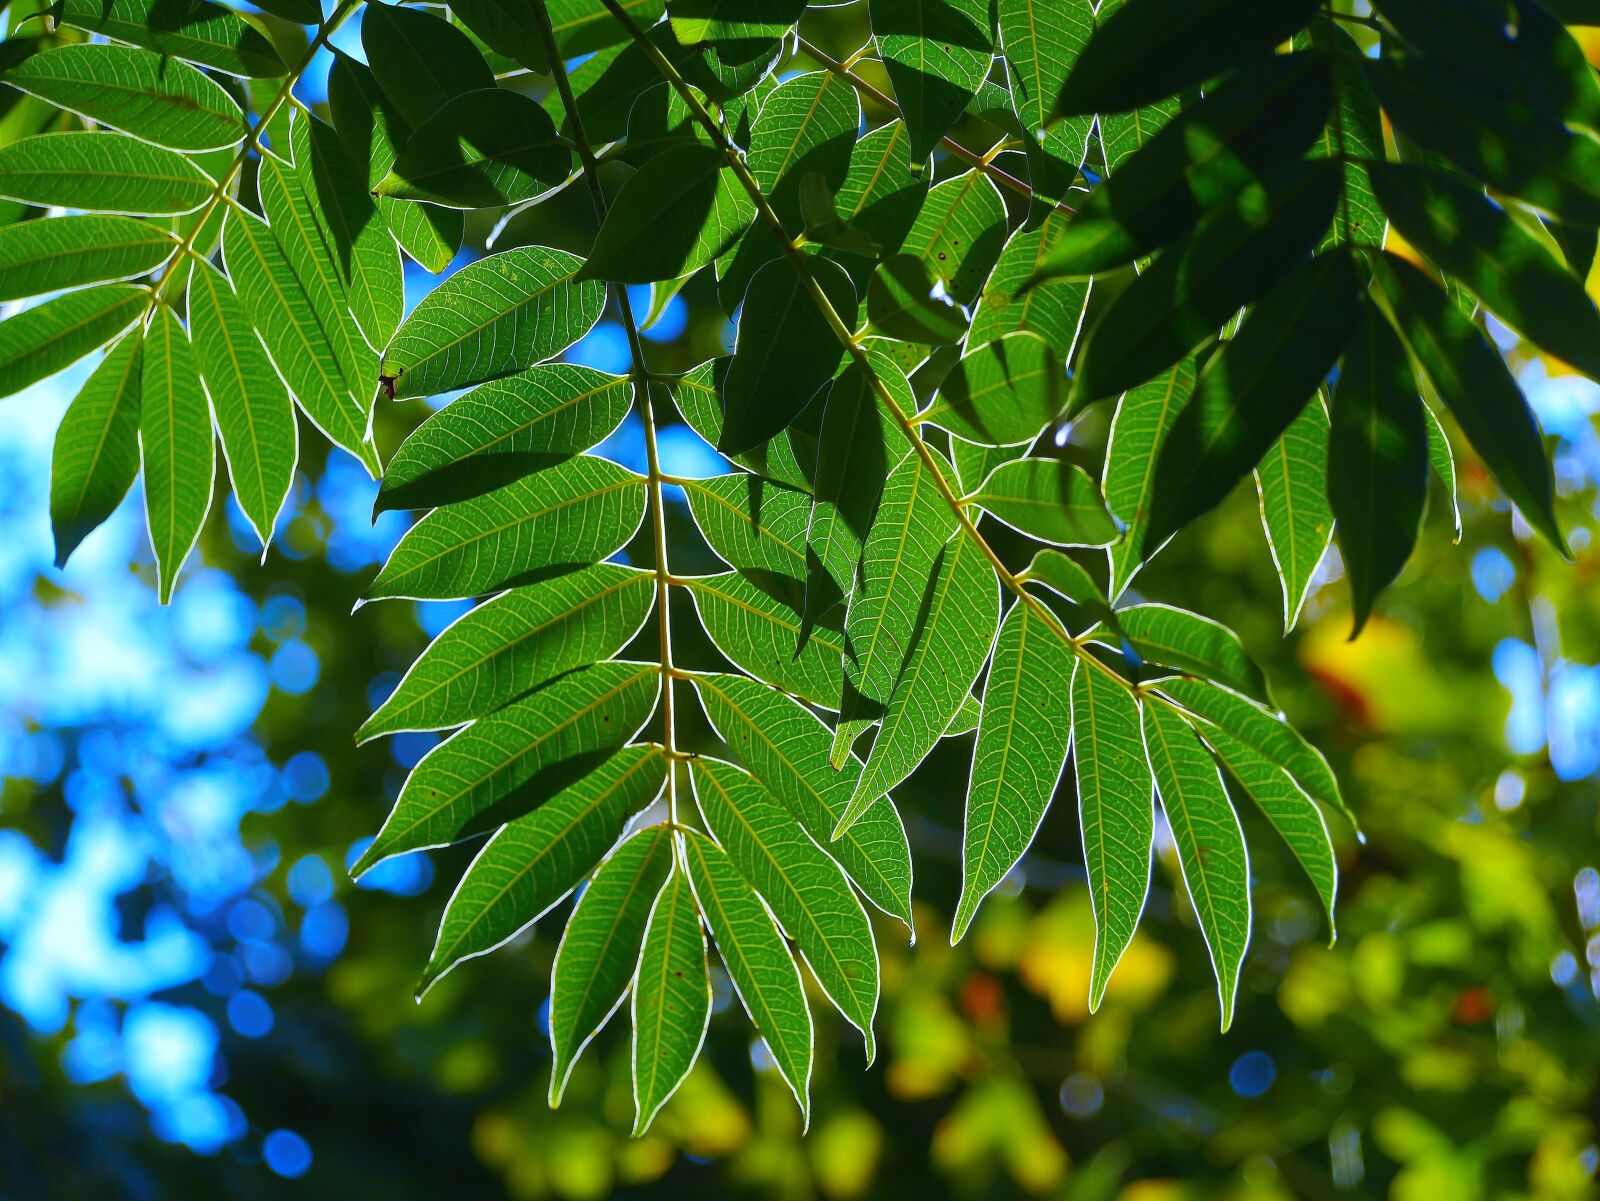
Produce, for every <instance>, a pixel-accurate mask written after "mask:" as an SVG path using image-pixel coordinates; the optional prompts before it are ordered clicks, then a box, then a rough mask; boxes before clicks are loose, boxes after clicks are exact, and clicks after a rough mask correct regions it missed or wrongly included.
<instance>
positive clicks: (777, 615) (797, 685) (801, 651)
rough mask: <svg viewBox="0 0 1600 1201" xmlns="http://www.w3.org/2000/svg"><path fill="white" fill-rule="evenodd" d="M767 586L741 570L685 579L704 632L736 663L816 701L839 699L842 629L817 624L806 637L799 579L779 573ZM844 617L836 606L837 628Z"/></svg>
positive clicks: (824, 703) (828, 704) (830, 702)
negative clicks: (791, 578) (751, 578)
mask: <svg viewBox="0 0 1600 1201" xmlns="http://www.w3.org/2000/svg"><path fill="white" fill-rule="evenodd" d="M763 585H764V586H762V585H757V584H756V583H753V582H752V581H751V580H750V579H749V578H747V577H746V576H744V575H742V574H740V573H739V572H737V571H729V572H724V573H723V574H721V575H710V576H692V577H689V578H687V579H685V580H684V581H683V586H684V588H685V590H686V591H687V592H688V593H689V595H690V596H691V597H693V598H694V607H695V613H696V614H697V615H698V616H699V618H700V624H701V625H702V626H704V627H705V631H706V636H707V637H709V638H710V639H711V642H712V645H714V646H715V647H716V648H717V649H718V650H720V651H722V653H723V654H725V655H726V656H727V657H728V658H729V660H731V661H732V662H733V663H734V665H735V666H737V667H739V668H740V669H741V670H743V671H747V672H749V673H750V674H751V675H753V676H755V677H756V679H758V680H765V681H766V682H767V683H769V684H774V685H776V686H777V687H779V688H782V689H783V690H784V691H785V692H789V693H792V694H794V695H795V696H798V697H801V698H803V699H805V700H808V701H810V702H811V703H812V704H816V705H822V706H824V707H831V706H833V705H836V704H838V703H839V689H840V687H841V677H840V662H841V660H842V658H843V655H844V635H843V633H841V632H840V631H839V630H838V629H837V628H835V629H828V628H825V627H818V626H815V625H814V626H812V627H811V628H810V629H809V630H808V631H806V637H805V639H804V641H803V642H802V641H801V627H802V621H801V613H800V606H801V603H802V597H801V588H802V585H801V583H800V581H799V580H790V579H788V578H787V577H784V576H775V577H772V578H770V579H764V580H763ZM785 585H787V586H785ZM774 593H778V595H774ZM843 617H844V614H843V613H842V612H841V611H839V610H838V609H837V608H835V610H834V614H833V624H834V626H835V627H837V626H838V625H839V624H841V623H842V621H843Z"/></svg>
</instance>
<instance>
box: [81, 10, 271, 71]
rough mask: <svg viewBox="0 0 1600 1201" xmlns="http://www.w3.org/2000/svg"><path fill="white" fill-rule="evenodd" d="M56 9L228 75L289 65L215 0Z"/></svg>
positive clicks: (85, 25) (92, 27)
mask: <svg viewBox="0 0 1600 1201" xmlns="http://www.w3.org/2000/svg"><path fill="white" fill-rule="evenodd" d="M57 12H58V14H59V15H58V16H57V18H56V19H57V20H59V21H60V22H61V23H62V24H64V25H71V26H73V27H74V28H77V29H85V30H88V31H90V32H91V33H103V34H105V35H106V36H107V37H112V38H116V39H117V40H118V41H119V42H131V43H132V44H133V45H135V46H143V47H145V48H147V49H150V50H156V51H159V52H160V53H162V54H169V55H171V56H172V57H173V58H181V59H186V60H188V61H189V62H192V63H199V64H200V65H201V66H204V67H214V68H216V69H217V70H218V71H223V72H226V73H227V74H229V75H243V76H259V77H271V76H276V75H282V74H284V72H285V71H287V70H288V68H287V67H285V66H284V65H283V60H282V59H280V58H279V57H278V52H277V51H276V50H274V49H273V47H272V43H271V42H269V41H268V40H267V39H266V37H265V36H263V35H262V33H261V31H260V30H258V29H257V28H255V26H253V25H251V24H250V23H248V22H247V21H246V20H245V19H244V18H243V17H241V16H240V15H239V14H238V13H235V12H233V11H232V10H230V9H227V8H224V7H223V6H222V5H220V4H212V3H211V2H210V0H185V3H183V4H172V3H170V0H60V3H59V4H58V6H57Z"/></svg>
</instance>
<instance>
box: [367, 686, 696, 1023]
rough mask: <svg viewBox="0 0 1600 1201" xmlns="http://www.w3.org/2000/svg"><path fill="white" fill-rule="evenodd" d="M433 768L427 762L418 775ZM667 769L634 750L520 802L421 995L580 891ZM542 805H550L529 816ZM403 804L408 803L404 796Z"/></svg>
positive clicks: (478, 862)
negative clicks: (454, 969)
mask: <svg viewBox="0 0 1600 1201" xmlns="http://www.w3.org/2000/svg"><path fill="white" fill-rule="evenodd" d="M613 666H615V665H613ZM592 670H598V669H592ZM445 745H446V746H448V745H449V744H448V743H446V744H445ZM437 753H438V752H435V754H437ZM426 764H427V760H424V761H423V763H422V764H419V765H418V768H417V771H418V772H420V771H421V770H422V768H423V767H424V766H426ZM662 769H663V762H662V759H661V753H660V751H658V750H656V749H655V748H653V747H627V748H625V749H623V750H621V751H618V752H617V753H616V754H614V755H612V756H611V757H610V758H608V759H606V760H605V761H603V762H602V763H601V764H600V765H599V766H597V767H595V768H594V769H593V770H592V771H588V772H587V773H585V774H582V775H578V776H577V777H576V778H575V779H571V778H570V777H569V780H568V781H564V782H563V784H564V786H562V787H559V789H557V788H556V787H554V786H547V787H544V788H541V789H539V795H538V796H529V795H527V794H526V792H524V793H523V794H521V796H522V805H521V807H520V809H519V811H518V812H517V813H516V814H508V815H507V816H509V817H511V818H512V820H510V821H508V822H507V823H506V824H505V825H504V826H502V827H501V828H500V830H499V831H498V832H497V833H496V834H495V836H494V837H493V838H491V839H490V840H489V841H488V842H487V843H485V844H484V847H483V849H482V850H481V851H479V852H478V855H477V857H476V858H475V859H473V861H472V864H471V866H469V867H468V868H467V870H466V874H465V875H463V876H462V877H461V883H459V884H458V885H456V890H455V892H454V893H453V894H452V895H451V897H450V903H449V904H448V905H447V906H446V907H445V911H444V918H443V920H442V921H440V923H439V936H438V939H437V941H435V943H434V947H433V953H432V954H431V955H430V956H429V957H428V966H427V967H426V968H425V969H424V971H423V973H422V980H421V982H420V983H419V984H418V986H417V992H418V995H419V996H420V995H421V994H422V993H425V992H426V991H427V990H428V989H429V988H431V987H432V986H433V984H434V982H435V981H437V980H438V979H439V977H441V976H443V975H444V974H445V973H446V972H448V971H449V970H450V969H451V968H453V967H454V966H455V965H456V964H458V963H460V962H461V961H462V960H463V959H470V958H472V957H474V956H476V955H483V954H487V953H488V952H489V951H492V950H494V949H495V948H496V947H498V946H500V945H501V944H503V943H505V942H507V941H509V940H510V939H511V938H512V937H514V936H515V935H516V934H517V933H518V932H519V931H521V930H523V929H524V928H526V927H527V926H529V925H532V924H533V923H534V922H536V921H538V920H539V918H541V917H543V916H544V914H546V913H547V912H549V910H550V909H551V907H552V906H554V905H556V904H557V903H558V902H560V900H561V899H562V898H563V897H565V896H566V895H567V894H568V893H569V892H571V891H572V890H573V889H574V888H575V887H577V885H578V883H579V882H580V881H581V880H582V879H583V878H584V877H585V876H587V875H588V874H589V873H590V872H591V871H592V870H594V866H595V864H596V863H597V862H598V861H599V859H600V857H601V856H602V855H604V854H605V852H606V850H607V849H608V848H609V847H610V846H611V844H612V843H614V842H615V841H616V840H617V838H618V837H619V836H620V835H621V833H622V830H623V827H624V826H625V825H626V824H627V821H628V819H629V818H630V817H631V816H633V814H635V813H638V812H639V811H640V810H642V809H644V808H645V807H647V806H648V805H649V804H650V802H651V801H652V800H654V799H655V797H656V794H657V793H659V792H660V791H661V785H662V780H663V779H664V776H663V771H662ZM412 779H416V773H413V775H412ZM544 798H548V799H544ZM540 799H542V800H543V803H542V804H540V805H539V806H538V808H536V809H532V811H531V812H529V811H528V810H529V808H530V807H531V805H532V803H533V802H534V801H536V800H540ZM400 803H401V804H404V803H405V794H404V793H402V794H401V801H400ZM396 812H397V813H398V812H399V810H398V808H397V810H396ZM379 840H380V842H381V841H382V835H380V836H379ZM373 845H374V847H376V846H377V845H378V844H377V843H375V844H373ZM371 854H372V852H371V851H369V852H368V856H370V855H371ZM373 862H377V860H376V859H369V858H368V857H366V856H364V857H363V858H362V860H361V861H360V862H358V863H357V864H356V871H357V872H358V873H359V872H361V871H364V870H365V868H366V867H367V866H370V864H371V863H373Z"/></svg>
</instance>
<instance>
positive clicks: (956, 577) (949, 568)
mask: <svg viewBox="0 0 1600 1201" xmlns="http://www.w3.org/2000/svg"><path fill="white" fill-rule="evenodd" d="M920 599H921V604H920V608H919V609H918V610H917V612H916V616H915V618H914V628H913V634H912V637H911V642H910V645H909V646H908V647H907V649H906V655H905V663H904V664H903V665H902V667H901V669H900V673H899V675H898V677H897V678H896V679H895V682H894V690H893V691H892V692H891V693H890V696H889V705H888V709H887V710H886V711H885V713H884V715H883V725H882V728H881V729H880V730H879V731H878V736H877V738H876V739H875V740H874V741H873V743H872V751H871V753H870V754H869V755H868V756H867V764H866V767H865V768H864V769H863V770H862V772H861V779H860V780H859V781H857V783H856V787H855V791H854V792H853V793H852V794H851V796H850V804H849V805H848V806H847V807H846V808H845V811H844V814H843V815H842V816H841V817H840V818H839V822H838V825H836V826H835V827H834V830H833V834H832V837H834V838H837V837H838V836H839V834H840V832H841V831H843V830H844V829H847V828H848V827H849V824H850V823H851V822H852V821H854V820H855V818H856V817H857V816H858V815H859V814H860V813H861V812H863V811H864V810H865V809H866V808H867V806H868V805H870V804H872V803H873V802H874V801H875V800H877V799H878V797H880V796H882V795H884V794H886V793H888V792H889V790H890V789H892V788H894V787H895V786H896V785H897V784H899V783H900V782H901V781H902V780H904V779H905V778H906V777H907V776H909V775H910V774H911V773H912V772H913V771H915V770H916V768H917V765H918V764H919V763H921V762H922V761H923V759H925V758H926V757H927V755H928V752H930V751H931V750H933V748H934V746H935V745H936V744H937V743H938V741H939V739H940V738H941V737H943V735H944V732H945V729H946V727H948V726H949V725H950V723H951V722H952V721H953V720H954V719H955V716H956V713H957V712H958V711H959V710H960V708H961V705H962V703H963V702H964V701H965V700H966V699H967V696H968V695H969V694H970V693H971V692H972V685H973V684H974V683H976V682H977V679H978V673H979V672H980V671H982V670H983V665H984V663H985V661H986V660H987V659H988V658H989V648H990V647H991V646H992V645H993V644H994V640H995V631H996V627H998V626H999V624H1000V581H999V579H998V578H997V577H996V576H995V573H994V568H993V567H992V566H991V565H990V563H989V561H988V559H987V558H986V557H985V556H984V554H983V552H982V550H980V549H979V547H978V544H977V541H976V540H975V539H973V538H970V537H967V536H965V535H964V534H963V533H961V532H957V533H956V535H955V536H954V537H953V538H952V539H951V540H950V541H949V542H946V543H945V544H944V546H943V547H942V548H941V550H940V553H939V556H938V557H937V558H936V559H935V561H934V566H933V575H932V578H931V579H929V580H928V582H927V587H926V588H925V590H924V591H923V594H922V597H921V598H920Z"/></svg>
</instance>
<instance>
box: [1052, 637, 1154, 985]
mask: <svg viewBox="0 0 1600 1201" xmlns="http://www.w3.org/2000/svg"><path fill="white" fill-rule="evenodd" d="M1072 741H1073V751H1072V763H1073V770H1074V772H1075V773H1076V775H1077V783H1078V824H1079V828H1080V830H1081V833H1082V837H1083V862H1084V867H1085V868H1086V870H1087V872H1088V876H1089V900H1090V902H1091V905H1092V907H1093V909H1094V922H1095V935H1094V962H1093V964H1092V967H1091V969H1090V977H1089V1008H1090V1009H1091V1010H1095V1009H1098V1008H1099V1007H1100V1001H1101V998H1103V997H1104V996H1105V991H1106V983H1107V982H1108V981H1109V980H1110V979H1111V973H1112V972H1114V971H1115V970H1116V967H1117V963H1118V962H1119V961H1120V960H1121V959H1122V955H1123V952H1125V951H1126V950H1127V949H1128V944H1129V943H1130V942H1132V941H1133V932H1134V931H1135V930H1136V929H1137V928H1138V926H1139V917H1140V915H1141V914H1142V913H1143V912H1144V902H1145V897H1146V895H1147V894H1148V893H1149V891H1150V849H1151V842H1152V839H1153V838H1154V837H1155V809H1154V805H1153V804H1152V793H1153V791H1154V782H1153V780H1152V779H1151V776H1150V768H1149V766H1148V764H1147V763H1146V760H1145V755H1144V744H1143V742H1142V735H1141V733H1140V716H1139V704H1138V702H1137V701H1136V700H1135V699H1134V697H1133V694H1132V693H1130V692H1129V691H1128V689H1127V688H1126V687H1124V686H1123V684H1122V683H1121V682H1119V681H1118V680H1116V679H1114V678H1113V677H1112V676H1110V675H1108V674H1107V673H1106V672H1104V671H1102V670H1100V669H1099V668H1098V667H1096V666H1095V665H1093V664H1091V663H1088V662H1082V663H1079V664H1078V666H1077V669H1076V671H1075V672H1074V674H1073V676H1072Z"/></svg>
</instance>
